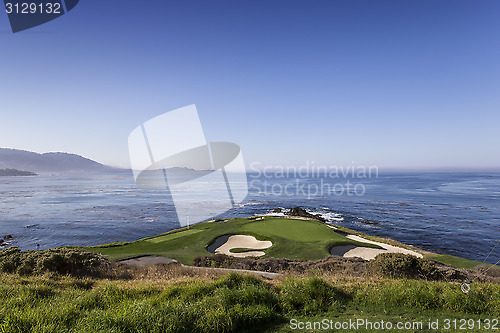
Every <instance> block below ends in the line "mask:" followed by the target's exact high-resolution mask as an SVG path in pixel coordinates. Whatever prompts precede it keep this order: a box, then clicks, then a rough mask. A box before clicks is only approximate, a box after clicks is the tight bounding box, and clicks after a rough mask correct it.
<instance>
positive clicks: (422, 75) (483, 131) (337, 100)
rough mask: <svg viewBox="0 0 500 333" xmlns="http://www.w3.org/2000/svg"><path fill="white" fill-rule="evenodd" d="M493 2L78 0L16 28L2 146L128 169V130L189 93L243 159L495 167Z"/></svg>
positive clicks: (3, 36) (5, 33)
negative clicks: (40, 21)
mask: <svg viewBox="0 0 500 333" xmlns="http://www.w3.org/2000/svg"><path fill="white" fill-rule="evenodd" d="M499 13H500V2H499V1H497V0H492V1H487V0H483V1H472V0H471V1H451V0H449V1H431V0H428V1H416V0H413V1H396V0H395V1H373V0H370V1H356V0H355V1H351V0H349V1H347V0H344V1H331V0H329V1H319V0H314V1H297V0H281V1H275V0H266V1H246V2H245V1H161V0H150V1H147V2H139V1H118V0H104V1H80V4H79V5H78V6H77V7H75V9H73V10H72V11H71V12H69V13H68V14H67V15H64V16H63V17H61V18H59V19H57V20H54V21H52V22H50V23H47V24H45V25H43V26H40V27H37V28H34V29H31V30H28V31H25V32H20V33H17V34H13V33H11V32H10V27H9V24H8V20H7V15H6V14H5V13H0V40H1V47H2V52H1V53H0V69H1V70H0V73H1V74H0V75H1V76H0V78H1V80H0V112H1V122H0V147H10V148H19V149H27V150H33V151H37V152H47V151H68V152H74V153H78V154H81V155H84V156H86V157H90V158H93V159H95V160H98V161H100V162H102V163H106V164H111V165H117V166H127V165H128V163H129V162H128V149H127V137H128V134H129V133H130V132H131V131H132V130H133V129H134V128H135V127H136V126H138V125H139V124H141V123H143V122H144V121H146V120H148V119H150V118H153V117H155V116H157V115H160V114H162V113H164V112H166V111H169V110H173V109H176V108H179V107H183V106H186V105H190V104H196V106H197V108H198V112H199V115H200V118H201V121H202V122H203V125H204V130H205V136H206V138H207V140H209V141H229V142H235V143H238V144H239V145H240V146H241V147H242V149H243V154H244V157H245V160H246V162H247V164H248V165H249V164H251V163H252V162H256V161H257V162H260V163H261V165H275V166H281V165H297V166H300V165H304V164H305V163H306V161H314V163H315V164H316V165H350V164H352V162H353V161H354V163H355V164H356V165H366V166H368V165H376V166H379V167H380V168H388V167H393V168H409V169H419V168H446V167H453V168H492V167H500V145H499V142H500V140H499V139H500V134H499V133H500V131H499V124H500V93H499V92H500V39H499V38H498V36H500V20H499V19H498V17H499Z"/></svg>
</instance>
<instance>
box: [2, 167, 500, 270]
mask: <svg viewBox="0 0 500 333" xmlns="http://www.w3.org/2000/svg"><path fill="white" fill-rule="evenodd" d="M353 176H354V175H346V177H343V176H341V177H339V178H335V177H331V175H330V176H329V175H326V174H323V175H320V174H308V175H306V176H305V177H304V176H303V175H297V174H292V175H290V174H289V175H283V174H274V175H269V174H266V175H265V174H256V173H250V174H247V178H248V182H249V184H250V191H249V195H248V197H247V199H246V200H245V201H244V202H243V203H241V204H239V205H237V207H236V208H233V209H231V210H230V211H228V212H226V213H224V214H222V215H220V217H221V218H229V217H241V216H248V215H256V214H269V213H270V212H271V210H273V209H274V208H277V207H282V208H291V207H295V206H301V207H303V208H306V209H307V210H308V211H310V212H312V213H319V214H322V216H323V217H325V218H326V219H327V220H328V221H329V222H331V223H336V224H340V225H343V226H346V227H348V228H351V229H354V230H358V231H362V232H365V233H368V234H372V235H377V236H382V237H389V238H393V239H396V240H398V241H401V242H403V243H407V244H412V245H415V246H418V247H420V248H423V249H426V250H430V251H433V252H437V253H443V254H451V255H456V256H460V257H464V258H468V259H473V260H478V261H483V260H484V259H485V258H486V256H487V255H488V253H489V252H490V251H491V250H492V248H493V247H494V246H495V244H496V243H497V242H498V240H499V239H500V174H497V173H481V174H478V173H380V174H378V175H377V176H376V177H367V178H359V177H353ZM242 185H243V184H240V186H242ZM221 190H225V189H224V188H223V187H220V186H219V185H214V191H221ZM189 195H192V196H194V198H193V199H194V200H193V201H201V203H199V204H193V216H192V221H196V219H197V215H196V214H197V212H199V211H201V210H203V209H205V210H206V209H210V207H211V206H212V205H213V204H216V203H214V202H211V201H210V200H209V199H208V198H205V197H206V195H205V194H203V193H196V191H193V193H190V194H189ZM0 198H1V200H0V236H4V235H12V236H14V238H13V239H12V240H11V241H9V245H16V246H19V247H21V248H22V249H23V250H28V249H36V248H40V249H44V248H52V247H57V246H61V245H98V244H103V243H109V242H121V241H132V240H136V239H139V238H143V237H149V236H153V235H156V234H159V233H162V232H166V231H169V230H172V229H175V228H177V227H179V222H178V221H177V215H176V213H175V209H174V206H173V204H172V201H171V199H170V197H169V195H168V193H167V191H163V190H144V189H139V188H137V187H136V185H135V183H134V180H133V177H132V174H128V173H124V174H113V175H50V176H36V177H0ZM498 260H500V245H499V246H498V247H497V248H496V249H495V250H494V251H493V252H492V253H491V254H490V256H489V258H488V260H487V261H486V262H488V263H496V262H497V261H498Z"/></svg>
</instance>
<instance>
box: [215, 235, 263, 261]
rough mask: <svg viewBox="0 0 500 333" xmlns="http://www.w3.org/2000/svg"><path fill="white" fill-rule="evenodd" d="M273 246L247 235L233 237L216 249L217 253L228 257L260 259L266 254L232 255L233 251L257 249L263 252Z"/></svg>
mask: <svg viewBox="0 0 500 333" xmlns="http://www.w3.org/2000/svg"><path fill="white" fill-rule="evenodd" d="M223 237H224V236H223ZM272 245H273V243H272V242H271V241H260V240H257V238H255V237H253V236H247V235H231V236H229V237H228V238H227V240H226V242H225V243H224V244H222V245H221V246H219V247H218V248H216V249H215V253H222V254H225V255H228V256H233V257H237V258H245V257H260V256H263V255H264V254H266V253H265V252H263V251H248V252H240V253H232V252H231V249H242V248H243V249H255V250H262V249H267V248H270V247H271V246H272Z"/></svg>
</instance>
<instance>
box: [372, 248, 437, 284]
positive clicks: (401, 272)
mask: <svg viewBox="0 0 500 333" xmlns="http://www.w3.org/2000/svg"><path fill="white" fill-rule="evenodd" d="M370 267H371V268H372V269H373V270H374V271H375V272H378V273H379V274H381V275H383V276H386V277H391V278H422V279H426V280H440V279H441V278H442V276H441V274H440V273H439V270H438V269H437V267H436V264H435V263H434V262H432V261H429V260H425V259H422V258H417V257H415V256H412V255H407V254H403V253H382V254H379V255H378V256H376V257H375V259H374V260H372V261H371V262H370Z"/></svg>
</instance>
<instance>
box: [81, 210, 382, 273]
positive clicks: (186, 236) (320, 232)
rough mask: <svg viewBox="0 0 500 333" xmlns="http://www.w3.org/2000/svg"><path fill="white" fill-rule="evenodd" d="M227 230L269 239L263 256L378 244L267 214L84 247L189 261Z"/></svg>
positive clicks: (116, 255) (315, 254)
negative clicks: (256, 219)
mask: <svg viewBox="0 0 500 333" xmlns="http://www.w3.org/2000/svg"><path fill="white" fill-rule="evenodd" d="M229 234H243V235H251V236H254V237H255V238H257V239H258V240H269V241H271V242H272V243H273V246H272V247H270V248H268V249H264V250H259V251H264V252H265V253H266V257H275V258H290V259H303V260H313V259H321V258H324V257H326V256H328V255H329V253H330V252H329V251H330V249H331V248H332V247H333V246H337V245H356V246H365V247H372V248H373V247H375V248H378V246H376V245H372V244H367V243H360V242H356V241H352V240H350V239H348V238H346V237H344V236H343V235H341V234H338V233H336V232H335V231H334V230H333V229H331V228H329V227H328V226H327V225H326V224H325V223H322V222H319V221H314V220H300V219H291V218H290V219H285V218H273V217H266V218H264V219H262V220H258V221H254V220H249V219H241V218H240V219H231V220H228V221H223V222H207V223H200V224H197V225H194V226H192V227H190V228H189V229H187V228H184V229H178V230H173V231H171V232H169V233H166V234H163V235H159V236H156V237H152V238H145V239H141V240H138V241H135V242H131V243H120V244H109V245H104V246H96V247H88V248H86V250H88V251H92V252H96V253H102V254H103V255H104V256H106V257H107V258H109V259H110V260H116V259H122V258H127V257H132V256H137V255H145V254H150V255H159V256H164V257H167V258H173V259H176V260H178V261H180V262H182V263H184V264H191V263H192V261H193V259H194V258H195V257H197V256H206V255H210V254H211V253H210V252H208V251H207V249H206V248H207V246H208V245H210V244H212V243H213V242H214V241H215V239H216V238H217V237H219V236H223V235H229ZM240 251H241V250H240Z"/></svg>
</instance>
